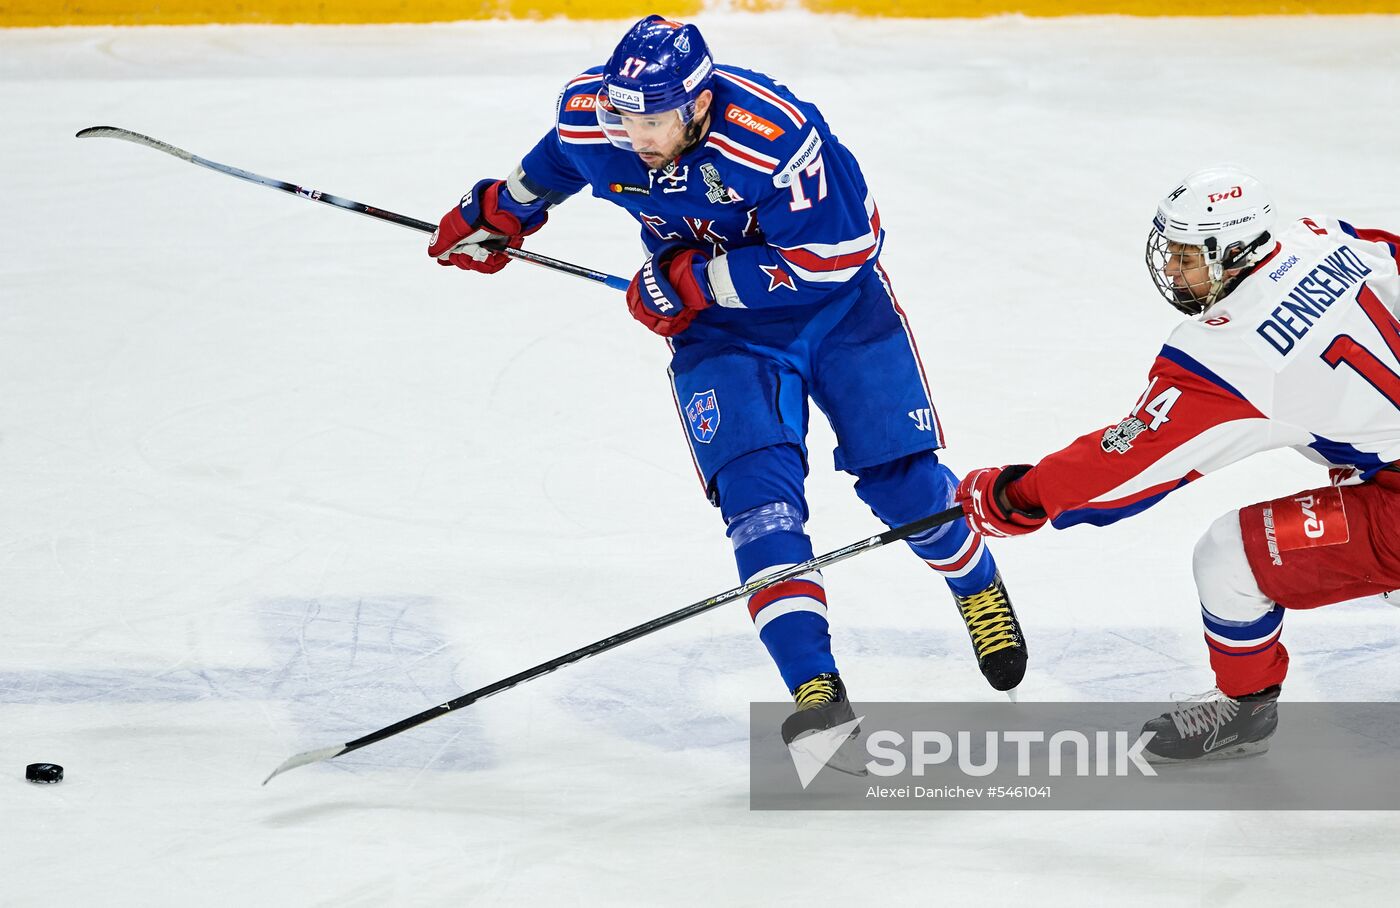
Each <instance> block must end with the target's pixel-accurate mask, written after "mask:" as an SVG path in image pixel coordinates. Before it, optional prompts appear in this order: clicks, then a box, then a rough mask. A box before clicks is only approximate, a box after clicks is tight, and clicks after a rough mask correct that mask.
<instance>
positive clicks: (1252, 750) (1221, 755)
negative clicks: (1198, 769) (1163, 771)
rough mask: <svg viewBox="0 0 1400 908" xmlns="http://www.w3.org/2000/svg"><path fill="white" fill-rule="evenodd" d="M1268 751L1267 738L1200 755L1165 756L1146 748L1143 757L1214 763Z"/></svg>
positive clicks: (1154, 761)
mask: <svg viewBox="0 0 1400 908" xmlns="http://www.w3.org/2000/svg"><path fill="white" fill-rule="evenodd" d="M1268 751H1269V739H1268V738H1265V739H1264V740H1262V741H1252V742H1250V743H1249V744H1237V745H1235V746H1234V747H1222V748H1220V749H1219V750H1213V751H1211V752H1210V753H1208V754H1203V755H1201V756H1199V757H1186V758H1182V757H1164V756H1162V755H1161V754H1155V753H1153V752H1152V751H1150V750H1144V751H1143V752H1142V756H1143V759H1145V760H1146V761H1147V762H1149V763H1157V764H1166V763H1212V762H1215V761H1216V760H1238V759H1239V758H1240V757H1257V756H1258V755H1259V754H1262V753H1268Z"/></svg>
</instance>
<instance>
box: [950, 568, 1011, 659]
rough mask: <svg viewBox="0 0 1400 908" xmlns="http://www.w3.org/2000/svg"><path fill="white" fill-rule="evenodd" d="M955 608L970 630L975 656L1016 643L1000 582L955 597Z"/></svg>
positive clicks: (1008, 608) (1008, 609)
mask: <svg viewBox="0 0 1400 908" xmlns="http://www.w3.org/2000/svg"><path fill="white" fill-rule="evenodd" d="M958 610H959V611H961V612H962V616H963V621H964V622H966V623H967V629H968V631H969V632H970V633H971V634H972V648H973V649H975V650H976V651H977V658H978V659H985V658H986V657H987V656H990V655H991V654H992V653H995V652H998V651H1000V650H1004V649H1009V648H1012V647H1015V646H1016V645H1017V642H1016V634H1015V623H1014V622H1015V619H1014V618H1013V616H1012V612H1011V602H1010V600H1008V599H1007V598H1006V593H1005V591H1004V590H1003V589H1002V586H1001V584H1000V583H993V584H992V585H991V586H989V587H987V588H986V589H985V590H982V591H981V592H978V593H973V594H972V595H971V596H968V597H966V598H960V599H958Z"/></svg>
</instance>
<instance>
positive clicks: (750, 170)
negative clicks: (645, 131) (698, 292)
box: [521, 66, 883, 322]
mask: <svg viewBox="0 0 1400 908" xmlns="http://www.w3.org/2000/svg"><path fill="white" fill-rule="evenodd" d="M602 79H603V75H602V67H595V68H593V69H590V70H588V71H586V72H584V73H583V74H581V75H579V76H578V77H576V78H574V79H572V80H570V81H569V83H568V84H567V85H565V87H564V91H563V93H562V94H561V95H560V98H559V102H558V110H557V118H556V125H555V128H554V129H552V130H551V131H550V132H549V133H548V134H546V135H545V136H544V138H542V139H541V140H540V141H539V142H538V143H537V144H536V145H535V147H534V148H533V149H532V150H531V151H530V152H529V153H528V154H527V155H526V156H525V158H524V160H523V161H522V162H521V168H522V170H523V171H524V178H525V182H526V183H527V184H528V185H529V186H530V188H531V189H532V190H533V191H536V193H537V194H540V195H545V196H546V197H547V198H549V199H550V201H553V202H558V201H561V200H562V199H563V198H565V197H567V196H570V195H573V194H575V193H577V192H579V191H581V190H582V189H583V188H584V187H585V186H589V187H592V191H593V195H595V196H597V197H598V198H602V199H607V200H608V201H609V202H612V203H614V204H616V205H618V206H620V207H622V208H625V209H626V210H627V211H628V212H629V213H631V215H632V216H633V217H634V218H636V219H637V221H638V223H639V224H640V225H641V235H642V242H643V243H644V244H645V245H646V247H647V249H648V250H650V251H652V252H655V251H656V250H657V249H659V248H660V247H661V246H663V245H665V244H666V243H670V242H675V241H682V242H686V243H690V244H692V245H695V246H698V247H699V248H702V249H704V250H706V251H707V252H708V253H709V254H710V255H711V256H712V257H713V258H712V259H711V261H710V263H709V265H708V267H707V269H706V273H707V276H708V277H709V281H710V287H711V289H712V291H713V292H714V295H715V299H716V302H717V304H718V306H720V307H723V308H725V309H731V310H732V309H773V308H783V307H795V306H797V307H800V306H812V305H815V304H822V303H828V302H834V301H836V300H837V299H844V298H846V297H848V296H850V295H851V294H853V293H854V292H855V289H856V287H857V286H858V285H859V283H860V281H859V280H858V278H860V277H863V276H864V275H866V274H868V273H869V272H870V270H871V269H873V268H874V267H875V262H876V259H877V257H878V255H879V252H880V245H881V242H882V240H883V232H882V231H881V229H880V215H879V212H878V211H877V210H876V208H875V202H874V200H873V199H872V198H871V196H870V192H869V190H868V189H867V188H866V185H865V178H864V176H863V175H862V174H861V172H860V167H859V165H858V164H857V163H856V160H855V158H854V157H853V156H852V155H851V153H850V152H849V151H847V150H846V149H845V148H844V147H843V146H842V145H841V144H840V142H838V141H837V139H836V136H834V135H833V134H832V132H831V129H830V127H828V126H827V124H826V121H825V120H824V119H823V118H822V116H821V113H820V112H819V111H818V110H817V109H816V108H815V107H814V106H812V105H811V104H808V103H806V102H805V101H801V100H799V99H798V98H796V97H795V96H794V95H793V94H792V93H791V92H790V91H788V89H787V88H785V87H784V86H782V85H780V84H778V83H777V82H775V81H773V80H772V79H770V78H769V77H768V76H765V75H763V74H761V73H756V72H752V71H749V70H745V69H739V68H737V67H733V66H717V67H716V69H715V77H714V79H713V81H712V83H711V86H710V89H711V91H712V92H713V93H714V101H713V103H712V105H711V107H710V127H709V130H708V131H707V133H706V134H705V137H704V139H703V141H702V142H701V143H700V145H699V146H698V147H696V148H694V149H692V150H690V151H688V152H686V153H685V154H683V155H681V156H680V158H678V159H677V160H676V161H675V162H673V164H671V165H670V166H669V167H668V168H666V169H664V170H650V169H648V168H647V166H646V165H645V164H643V163H642V161H641V159H640V158H639V157H638V156H637V155H636V154H634V153H632V152H630V151H626V150H623V149H621V148H618V147H616V146H614V145H612V144H611V143H610V142H609V141H608V139H607V137H606V136H604V134H603V130H602V127H601V126H599V124H598V120H597V117H596V115H595V113H594V104H595V103H596V96H597V93H598V90H599V88H600V87H601V86H602ZM712 313H713V316H712ZM707 316H710V318H707ZM707 320H710V321H722V322H728V321H729V319H728V318H727V317H726V313H724V312H722V311H721V312H715V311H714V310H713V309H711V310H707V311H706V312H705V313H701V318H700V319H699V321H700V322H705V321H707Z"/></svg>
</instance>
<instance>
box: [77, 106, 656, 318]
mask: <svg viewBox="0 0 1400 908" xmlns="http://www.w3.org/2000/svg"><path fill="white" fill-rule="evenodd" d="M77 137H78V138H80V139H90V138H104V139H122V140H124V141H127V142H133V143H135V144H137V145H144V146H146V147H147V148H154V149H155V150H156V151H163V152H165V153H166V154H168V155H172V156H174V157H177V158H179V159H180V160H182V161H188V162H189V163H191V164H198V165H199V166H200V167H207V168H208V169H210V170H215V171H218V172H219V173H226V174H228V175H229V176H231V177H237V178H238V179H240V180H247V181H248V182H249V183H257V184H258V185H260V186H268V187H271V188H272V189H280V190H281V191H282V192H289V193H291V194H292V195H297V196H301V197H302V198H303V199H310V200H311V201H313V202H325V203H326V204H327V205H334V206H335V207H337V208H343V209H345V210H346V211H353V212H354V213H355V214H363V215H365V216H366V217H371V218H374V219H375V220H379V221H388V222H389V223H390V224H398V225H399V226H400V227H407V228H408V229H410V230H417V231H418V232H419V233H432V232H434V231H435V230H437V225H436V224H429V223H428V222H427V221H420V220H418V219H417V218H411V217H408V216H407V215H402V214H395V213H394V212H392V211H385V210H384V209H382V208H375V207H374V206H372V205H366V204H364V203H362V202H356V201H353V200H351V199H342V198H341V197H340V196H335V195H331V194H330V193H328V192H322V191H321V190H319V189H306V188H303V187H301V186H295V185H293V184H291V183H284V182H283V181H281V180H274V179H271V178H269V177H264V176H259V175H258V174H256V173H250V172H249V171H247V170H239V169H238V168H237V167H230V166H228V165H227V164H220V163H219V162H218V161H211V160H209V159H208V158H201V157H200V156H199V155H197V154H190V153H189V152H188V151H185V149H183V148H177V147H175V146H174V145H171V144H169V143H167V142H162V141H160V140H159V139H153V138H151V137H150V136H143V135H141V133H139V132H132V131H131V130H129V129H122V128H120V127H117V126H89V127H88V128H87V129H84V130H81V131H80V132H79V133H78V136H77ZM490 248H492V249H493V250H496V251H500V252H504V253H505V254H506V255H508V256H510V257H511V258H515V259H521V260H522V261H526V262H529V263H530V264H532V265H539V266H540V267H542V268H549V269H551V270H553V271H560V272H563V273H564V274H572V275H573V276H575V277H581V278H584V279H585V280H590V281H595V282H597V283H600V284H606V285H608V286H609V287H611V288H613V289H614V290H622V291H626V290H627V286H628V284H630V283H631V282H630V281H626V280H623V279H622V278H620V277H616V276H615V275H611V274H605V273H604V272H602V271H594V270H593V269H592V268H584V267H583V266H582V265H573V264H570V263H569V262H563V261H560V260H559V259H555V258H550V257H549V256H547V255H540V254H539V253H537V252H527V251H525V250H524V249H512V248H510V247H509V246H500V247H496V246H492V247H490Z"/></svg>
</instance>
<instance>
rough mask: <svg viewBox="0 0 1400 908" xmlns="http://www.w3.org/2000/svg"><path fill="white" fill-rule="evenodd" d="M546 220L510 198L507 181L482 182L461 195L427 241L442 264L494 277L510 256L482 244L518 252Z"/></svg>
mask: <svg viewBox="0 0 1400 908" xmlns="http://www.w3.org/2000/svg"><path fill="white" fill-rule="evenodd" d="M547 220H549V214H548V212H546V211H543V210H540V211H531V210H530V207H529V206H526V205H522V204H520V203H519V202H517V201H515V199H513V198H511V195H510V192H509V191H508V190H507V189H506V183H505V180H482V181H481V182H479V183H477V184H476V185H475V186H473V187H472V190H471V192H469V193H467V194H466V195H464V196H462V201H461V204H459V205H458V206H457V207H456V208H453V209H452V210H451V211H449V212H447V214H445V215H443V216H442V220H441V221H440V222H439V223H438V229H437V231H436V232H434V233H433V236H432V238H431V239H430V240H428V255H430V256H432V257H433V258H435V259H437V260H438V264H439V265H456V266H457V267H458V268H465V269H466V270H468V271H480V272H482V273H483V274H495V273H496V272H497V271H500V270H501V269H502V268H504V267H505V266H506V265H507V264H508V263H509V262H510V256H508V255H506V254H505V253H504V252H501V251H499V250H498V249H491V248H488V247H486V246H482V245H481V244H482V243H485V242H490V241H495V242H494V244H495V245H498V246H500V245H504V246H510V247H511V248H513V249H519V248H520V244H521V243H523V242H524V241H525V237H527V236H529V235H530V234H532V233H534V232H535V231H536V230H539V229H540V228H541V227H543V226H544V222H545V221H547Z"/></svg>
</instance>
